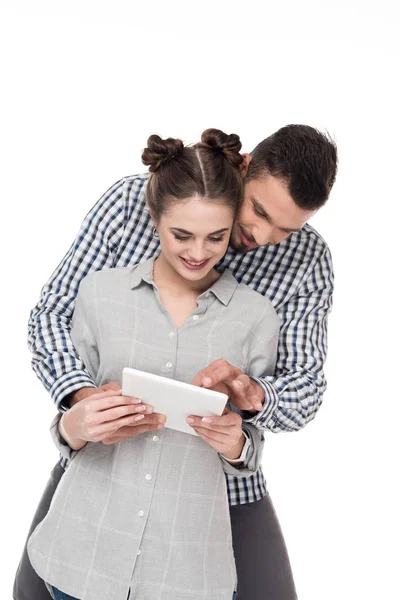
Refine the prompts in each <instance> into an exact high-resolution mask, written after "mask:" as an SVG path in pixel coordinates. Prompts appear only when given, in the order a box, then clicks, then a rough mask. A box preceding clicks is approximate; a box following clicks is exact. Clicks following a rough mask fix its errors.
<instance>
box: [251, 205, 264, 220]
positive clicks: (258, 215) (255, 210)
mask: <svg viewBox="0 0 400 600" xmlns="http://www.w3.org/2000/svg"><path fill="white" fill-rule="evenodd" d="M253 210H254V212H255V214H256V215H257V217H261V218H263V219H265V214H264V213H262V212H260V211H259V210H258V208H256V207H255V206H254V207H253Z"/></svg>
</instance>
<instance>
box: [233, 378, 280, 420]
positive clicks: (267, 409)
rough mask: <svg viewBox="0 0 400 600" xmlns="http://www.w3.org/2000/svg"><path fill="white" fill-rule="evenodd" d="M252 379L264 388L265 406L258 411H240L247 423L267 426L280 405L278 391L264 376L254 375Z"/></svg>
mask: <svg viewBox="0 0 400 600" xmlns="http://www.w3.org/2000/svg"><path fill="white" fill-rule="evenodd" d="M251 379H253V381H256V382H257V383H258V384H259V385H260V386H261V388H262V389H263V390H264V403H263V407H262V409H261V410H260V411H258V412H256V413H252V412H249V411H247V410H242V411H240V415H241V417H242V419H243V421H244V422H245V423H250V424H251V425H257V426H258V427H266V426H267V423H268V421H269V419H270V418H271V415H272V413H273V412H274V411H275V408H276V407H277V406H278V394H277V393H276V391H275V389H274V387H273V385H272V384H271V383H269V381H266V380H265V379H263V378H262V377H252V378H251Z"/></svg>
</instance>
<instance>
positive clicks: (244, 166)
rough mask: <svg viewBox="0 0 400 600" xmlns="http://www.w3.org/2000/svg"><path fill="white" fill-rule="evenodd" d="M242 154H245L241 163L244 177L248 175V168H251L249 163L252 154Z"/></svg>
mask: <svg viewBox="0 0 400 600" xmlns="http://www.w3.org/2000/svg"><path fill="white" fill-rule="evenodd" d="M242 156H243V162H242V164H241V165H240V172H241V174H242V177H246V175H247V169H248V168H249V164H250V161H251V156H250V154H242Z"/></svg>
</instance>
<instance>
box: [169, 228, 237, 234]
mask: <svg viewBox="0 0 400 600" xmlns="http://www.w3.org/2000/svg"><path fill="white" fill-rule="evenodd" d="M172 229H173V230H174V231H179V232H180V233H185V234H186V235H193V233H192V232H191V231H187V230H186V229H181V228H180V227H170V230H171V231H172ZM228 230H229V227H223V228H222V229H217V231H213V232H212V233H208V234H207V235H217V234H218V233H224V232H225V231H228Z"/></svg>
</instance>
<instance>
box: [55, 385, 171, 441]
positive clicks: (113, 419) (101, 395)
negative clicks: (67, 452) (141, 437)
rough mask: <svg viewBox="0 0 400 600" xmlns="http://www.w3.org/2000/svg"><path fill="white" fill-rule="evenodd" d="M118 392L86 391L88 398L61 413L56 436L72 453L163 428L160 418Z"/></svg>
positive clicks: (163, 418) (162, 418)
mask: <svg viewBox="0 0 400 600" xmlns="http://www.w3.org/2000/svg"><path fill="white" fill-rule="evenodd" d="M108 385H109V386H110V387H115V385H114V384H108ZM116 385H118V384H116ZM118 388H119V389H117V390H114V389H108V390H106V391H99V390H97V389H95V390H93V388H86V390H90V389H91V390H92V392H91V393H90V395H88V396H86V397H85V398H84V399H81V400H79V401H78V402H76V403H75V404H74V405H73V406H72V408H70V410H69V411H68V412H66V413H64V415H63V416H62V418H61V421H60V432H61V435H63V437H65V438H66V441H67V442H68V443H69V445H70V446H71V447H72V448H73V449H75V450H80V449H81V448H83V446H84V445H85V444H86V442H88V441H89V442H100V441H102V442H103V443H105V444H112V443H115V442H118V441H121V440H123V439H128V438H130V437H133V436H134V435H138V434H140V433H144V432H145V431H152V430H153V429H161V428H162V427H163V426H164V423H165V416H164V415H159V414H153V407H152V406H149V405H147V404H142V403H141V402H140V400H138V399H137V398H132V397H130V396H122V390H121V388H120V387H119V386H118Z"/></svg>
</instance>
